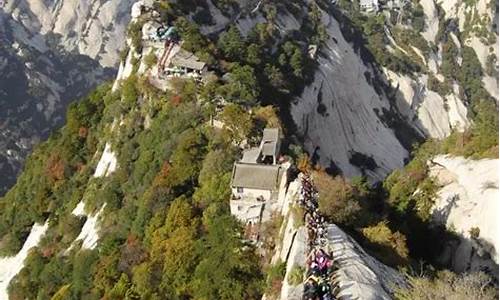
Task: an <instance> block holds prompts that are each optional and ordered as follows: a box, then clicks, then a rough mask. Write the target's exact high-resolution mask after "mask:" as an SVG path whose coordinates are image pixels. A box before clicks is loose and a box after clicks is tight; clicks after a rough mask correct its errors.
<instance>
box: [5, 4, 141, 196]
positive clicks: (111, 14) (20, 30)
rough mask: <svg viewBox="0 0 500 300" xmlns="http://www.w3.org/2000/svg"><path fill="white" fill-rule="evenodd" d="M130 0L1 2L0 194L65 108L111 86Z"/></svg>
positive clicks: (55, 125)
mask: <svg viewBox="0 0 500 300" xmlns="http://www.w3.org/2000/svg"><path fill="white" fill-rule="evenodd" d="M132 3H133V1H132V0H127V1H118V0H108V1H97V0H93V1H83V2H82V1H71V0H62V1H48V2H47V1H38V0H12V1H5V4H4V6H3V7H2V8H1V9H0V106H1V107H2V110H1V111H0V173H1V174H2V176H0V195H2V194H3V193H4V192H5V191H6V190H7V189H8V187H10V186H11V185H13V184H14V183H15V180H16V176H17V173H18V172H19V170H20V169H21V166H22V162H23V160H24V158H25V157H26V156H27V154H28V153H29V152H30V150H31V149H32V147H33V146H34V145H35V144H36V143H38V142H39V141H40V140H43V139H45V138H47V137H48V135H49V134H50V133H51V132H52V131H53V130H54V129H56V128H58V127H60V126H62V124H64V118H63V116H64V114H65V111H66V108H67V106H68V104H69V103H70V102H71V101H74V100H77V99H78V98H79V97H82V96H83V95H85V94H86V93H87V92H88V91H89V90H91V89H93V88H94V87H95V86H96V85H97V84H99V83H102V82H103V81H105V80H107V79H110V78H111V77H112V76H113V75H114V72H115V68H116V67H117V65H118V62H119V60H120V55H119V50H120V49H121V48H122V47H124V46H125V43H124V41H125V29H126V26H127V24H128V22H129V20H130V6H131V4H132Z"/></svg>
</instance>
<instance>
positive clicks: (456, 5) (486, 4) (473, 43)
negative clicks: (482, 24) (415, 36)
mask: <svg viewBox="0 0 500 300" xmlns="http://www.w3.org/2000/svg"><path fill="white" fill-rule="evenodd" d="M426 1H431V0H425V1H424V2H426ZM490 3H493V2H492V1H489V0H478V1H477V2H475V4H474V5H473V6H467V4H466V3H465V1H463V0H441V1H439V4H440V5H441V7H442V8H443V11H444V13H445V18H446V19H450V18H457V19H458V25H459V29H460V31H461V32H463V31H464V29H465V27H466V25H467V24H466V22H467V14H470V15H474V14H477V17H478V18H481V19H483V20H486V19H487V20H494V19H495V18H496V16H495V12H494V10H493V9H492V7H490ZM424 10H425V9H424ZM497 26H498V25H497ZM485 30H486V31H488V32H492V31H493V29H492V28H485ZM494 35H495V37H496V41H495V42H494V43H490V42H488V41H487V40H486V39H484V38H483V39H482V38H480V37H477V36H476V35H475V33H471V36H468V37H466V39H465V40H464V41H463V42H464V43H465V45H467V46H469V47H471V48H472V49H474V51H475V52H476V54H477V57H478V59H479V61H480V62H481V66H482V67H483V70H485V69H486V66H487V58H488V55H490V54H493V55H495V56H496V58H497V66H498V60H499V59H498V58H499V56H498V54H499V52H498V34H497V33H494ZM454 40H455V39H454ZM483 83H484V87H485V89H486V90H487V91H488V93H490V95H491V96H493V97H494V98H495V99H496V100H497V101H498V80H497V78H494V77H491V76H488V75H486V74H485V75H484V76H483Z"/></svg>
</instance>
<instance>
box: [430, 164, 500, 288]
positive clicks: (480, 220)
mask: <svg viewBox="0 0 500 300" xmlns="http://www.w3.org/2000/svg"><path fill="white" fill-rule="evenodd" d="M429 167H430V175H431V176H433V177H435V178H436V181H437V184H438V185H439V190H438V192H437V197H436V201H435V203H434V206H433V208H432V211H431V214H432V219H433V221H434V222H435V223H437V224H440V225H444V226H446V228H447V229H449V230H450V231H452V232H454V233H456V234H457V236H458V240H456V241H454V242H453V243H450V244H449V245H447V249H446V251H445V253H443V255H442V257H441V259H442V260H443V263H446V264H449V265H451V266H452V267H453V269H454V270H455V271H457V272H467V271H469V272H471V271H472V272H477V271H487V272H489V273H491V274H493V275H494V276H496V277H497V278H498V248H497V247H498V232H497V230H498V218H497V213H498V211H499V201H498V196H499V190H498V169H499V168H498V167H499V161H498V159H482V160H471V159H465V158H463V157H451V156H444V155H440V156H437V157H434V158H433V159H432V160H431V161H429Z"/></svg>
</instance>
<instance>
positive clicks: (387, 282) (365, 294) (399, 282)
mask: <svg viewBox="0 0 500 300" xmlns="http://www.w3.org/2000/svg"><path fill="white" fill-rule="evenodd" d="M327 230H328V240H329V244H328V247H329V248H330V249H332V250H333V257H334V261H335V262H336V263H337V264H338V267H339V269H338V270H337V271H335V273H334V277H335V278H336V280H335V282H336V283H337V284H338V285H339V287H340V293H339V294H338V298H339V299H344V297H345V298H347V299H373V300H375V299H387V300H390V299H392V297H391V291H392V290H393V289H394V288H395V287H397V286H404V285H405V280H404V277H403V275H402V274H401V273H399V272H398V271H396V270H394V269H392V268H389V267H388V266H386V265H384V264H382V263H381V262H379V261H378V260H376V259H375V258H373V257H371V256H370V255H369V254H367V253H366V252H365V251H364V250H363V248H361V246H360V245H359V244H358V243H356V241H354V240H353V239H352V238H351V237H350V236H348V235H347V234H345V232H343V231H342V230H341V229H340V228H338V227H337V226H336V225H333V224H331V225H329V226H328V228H327Z"/></svg>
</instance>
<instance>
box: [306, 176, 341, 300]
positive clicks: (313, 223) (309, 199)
mask: <svg viewBox="0 0 500 300" xmlns="http://www.w3.org/2000/svg"><path fill="white" fill-rule="evenodd" d="M300 180H301V183H302V184H301V189H300V193H299V200H298V204H299V205H300V206H301V207H302V208H303V209H304V211H305V213H304V222H305V225H306V228H307V236H308V248H307V252H308V253H309V255H308V256H307V261H306V263H307V274H306V276H307V279H306V280H305V281H304V296H303V299H304V300H333V299H335V297H334V296H333V295H334V291H333V289H332V281H331V277H332V274H333V271H334V263H333V262H334V261H333V255H332V253H328V250H327V248H326V244H327V243H326V242H327V238H326V233H327V232H326V227H325V224H326V223H325V220H324V218H323V217H322V216H321V214H320V213H319V210H318V191H317V190H316V189H315V187H314V184H313V181H312V178H311V176H310V175H309V174H301V176H300Z"/></svg>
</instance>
